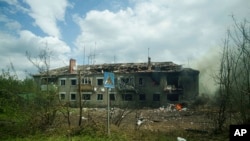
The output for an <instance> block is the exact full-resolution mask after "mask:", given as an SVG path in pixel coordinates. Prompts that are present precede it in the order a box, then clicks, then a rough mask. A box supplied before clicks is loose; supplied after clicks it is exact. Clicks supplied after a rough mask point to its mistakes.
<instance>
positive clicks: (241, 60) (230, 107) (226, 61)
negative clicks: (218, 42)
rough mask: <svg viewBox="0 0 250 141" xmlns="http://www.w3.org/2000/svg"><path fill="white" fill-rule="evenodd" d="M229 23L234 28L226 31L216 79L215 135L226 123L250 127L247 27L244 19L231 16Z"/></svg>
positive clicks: (249, 40) (249, 36)
mask: <svg viewBox="0 0 250 141" xmlns="http://www.w3.org/2000/svg"><path fill="white" fill-rule="evenodd" d="M232 19H233V21H234V26H233V28H231V29H228V32H227V33H228V34H227V38H226V39H225V42H224V46H223V50H222V55H221V59H220V69H219V73H218V75H217V77H216V80H217V81H218V84H219V91H218V94H217V99H218V106H219V110H218V113H217V118H216V120H215V122H216V124H215V125H216V130H217V131H221V130H222V129H223V126H224V125H225V124H226V122H227V121H229V123H230V124H232V123H234V124H246V123H250V112H249V108H250V23H249V22H248V21H247V20H246V19H245V20H243V21H242V22H237V20H236V19H235V18H234V16H232ZM235 111H237V112H239V113H240V114H238V113H237V112H235ZM232 115H233V116H232ZM232 117H234V118H232Z"/></svg>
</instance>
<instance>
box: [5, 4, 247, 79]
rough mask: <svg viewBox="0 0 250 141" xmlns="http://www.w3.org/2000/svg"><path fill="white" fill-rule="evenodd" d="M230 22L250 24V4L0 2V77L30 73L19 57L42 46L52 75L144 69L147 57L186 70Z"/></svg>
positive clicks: (215, 45)
mask: <svg viewBox="0 0 250 141" xmlns="http://www.w3.org/2000/svg"><path fill="white" fill-rule="evenodd" d="M232 14H233V15H234V16H235V17H236V19H238V20H242V19H243V18H248V17H249V15H250V0H71V1H69V0H68V1H67V0H0V62H1V65H0V69H6V68H8V67H9V66H10V62H12V63H13V65H14V67H15V69H16V72H17V74H18V75H20V76H21V77H22V76H23V74H24V72H25V71H27V72H29V73H36V69H35V68H34V66H33V65H32V64H31V63H30V62H29V61H28V59H27V58H26V56H25V52H26V51H28V52H30V53H31V54H32V55H34V56H36V55H38V52H39V51H40V50H41V49H44V48H45V47H46V46H47V47H48V48H49V50H50V51H51V52H52V56H51V59H50V60H51V68H57V67H62V66H66V65H68V62H69V59H70V58H74V59H76V60H77V63H78V64H83V63H84V64H93V63H94V64H102V63H114V62H115V63H126V62H146V61H147V57H148V51H149V56H150V57H151V60H152V61H153V62H158V61H160V62H163V61H173V62H174V63H177V64H182V65H184V67H188V66H190V64H191V65H192V62H195V61H197V60H204V58H206V57H204V56H206V55H207V54H211V53H213V51H214V52H216V49H217V48H218V47H219V46H220V45H221V43H222V40H223V38H224V37H225V34H226V30H227V28H229V27H230V26H231V25H232V24H233V21H232V18H231V15H232ZM84 52H85V53H84ZM91 55H92V56H95V57H92V59H91V57H89V56H91ZM84 56H85V57H84ZM189 63H190V64H189Z"/></svg>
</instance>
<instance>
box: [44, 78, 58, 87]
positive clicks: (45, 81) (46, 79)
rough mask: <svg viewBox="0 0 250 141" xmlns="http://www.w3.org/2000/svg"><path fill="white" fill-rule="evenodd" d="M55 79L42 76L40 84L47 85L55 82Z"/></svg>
mask: <svg viewBox="0 0 250 141" xmlns="http://www.w3.org/2000/svg"><path fill="white" fill-rule="evenodd" d="M56 82H57V79H56V78H51V77H49V78H42V79H41V84H42V85H47V84H56Z"/></svg>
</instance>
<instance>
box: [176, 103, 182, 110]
mask: <svg viewBox="0 0 250 141" xmlns="http://www.w3.org/2000/svg"><path fill="white" fill-rule="evenodd" d="M175 109H176V110H178V111H180V110H181V109H182V105H181V104H180V103H178V104H175Z"/></svg>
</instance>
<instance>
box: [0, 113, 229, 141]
mask: <svg viewBox="0 0 250 141" xmlns="http://www.w3.org/2000/svg"><path fill="white" fill-rule="evenodd" d="M127 112H129V113H130V114H128V115H127V116H126V117H124V119H123V120H122V122H121V124H120V125H119V126H117V125H115V124H114V123H112V124H111V126H110V128H111V129H110V131H111V134H110V135H109V136H108V135H107V132H106V131H107V130H106V114H105V110H103V109H98V110H96V109H95V110H93V109H91V110H88V111H84V114H83V116H84V117H86V118H87V120H83V124H82V126H81V127H79V126H77V122H78V118H79V115H78V110H77V109H72V115H71V117H70V119H71V126H70V127H69V126H68V125H67V124H66V120H65V119H64V118H59V119H57V122H58V123H57V124H56V126H55V125H54V126H51V127H49V128H47V129H46V130H44V131H39V130H36V131H35V130H34V132H30V131H28V130H31V129H28V128H27V129H26V127H25V125H20V126H19V125H18V124H16V123H15V124H13V123H9V124H6V125H5V126H1V127H0V140H7V141H34V140H36V141H176V140H177V137H182V138H185V139H186V140H188V141H225V140H229V139H228V131H226V130H225V132H224V133H222V134H214V133H213V132H211V130H210V126H209V122H208V121H207V117H206V114H204V113H203V112H200V111H199V112H195V111H191V110H190V111H186V112H179V111H174V112H164V111H157V109H146V110H140V111H127ZM136 112H137V113H138V112H139V113H140V115H143V116H144V117H145V118H146V119H147V120H146V121H145V122H144V123H143V124H142V125H141V126H140V128H137V129H135V127H136V126H135V113H136ZM113 116H114V115H113ZM58 117H60V116H58ZM114 119H115V117H113V119H112V120H111V121H113V120H114ZM187 129H188V130H187Z"/></svg>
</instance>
